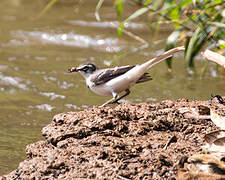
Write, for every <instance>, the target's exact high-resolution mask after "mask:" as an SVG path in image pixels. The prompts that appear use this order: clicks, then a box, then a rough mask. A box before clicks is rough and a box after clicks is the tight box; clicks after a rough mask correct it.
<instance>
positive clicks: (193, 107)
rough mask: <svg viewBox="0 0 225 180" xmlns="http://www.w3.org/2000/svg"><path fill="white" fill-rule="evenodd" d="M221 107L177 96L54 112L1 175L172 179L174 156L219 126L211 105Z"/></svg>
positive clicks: (196, 146)
mask: <svg viewBox="0 0 225 180" xmlns="http://www.w3.org/2000/svg"><path fill="white" fill-rule="evenodd" d="M218 104H220V105H219V106H218ZM223 107H225V106H222V105H221V103H220V102H219V101H218V99H217V98H214V100H213V101H190V100H187V99H181V100H177V101H170V100H166V101H162V102H160V103H156V104H153V103H140V104H120V105H118V106H116V107H114V108H111V107H104V108H98V107H93V108H89V109H86V110H84V111H80V112H68V113H62V114H58V115H56V116H54V117H53V120H52V122H51V123H50V124H49V125H47V126H46V127H44V128H43V130H42V134H43V136H44V137H45V140H44V141H38V142H36V143H34V144H31V145H28V146H27V148H26V155H27V158H26V160H24V161H23V162H21V163H20V164H19V167H18V168H17V169H16V170H14V171H12V172H11V173H10V174H8V175H5V176H3V177H2V179H7V180H8V179H10V180H11V179H162V178H166V179H177V173H178V168H179V167H178V164H179V161H180V160H181V159H182V158H183V157H184V156H187V157H189V156H191V155H193V154H196V153H201V152H202V148H201V146H202V145H203V144H204V143H205V142H204V138H203V137H204V135H205V134H206V133H207V132H211V131H213V130H216V129H218V128H217V127H216V126H215V124H214V123H213V122H212V121H211V120H210V109H211V108H213V109H214V110H216V111H217V112H218V113H219V114H222V115H224V116H225V108H223Z"/></svg>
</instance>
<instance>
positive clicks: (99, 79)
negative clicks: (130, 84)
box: [91, 66, 134, 85]
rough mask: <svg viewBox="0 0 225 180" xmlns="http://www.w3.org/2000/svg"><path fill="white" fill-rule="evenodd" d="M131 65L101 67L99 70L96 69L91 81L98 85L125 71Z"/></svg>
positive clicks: (130, 67)
mask: <svg viewBox="0 0 225 180" xmlns="http://www.w3.org/2000/svg"><path fill="white" fill-rule="evenodd" d="M133 67H134V66H121V67H115V68H109V69H102V70H100V71H101V72H99V71H98V72H96V74H95V75H93V77H92V78H91V81H92V82H94V83H95V84H96V85H100V84H103V83H106V82H108V81H110V80H111V79H113V78H116V77H118V76H120V75H122V74H124V73H126V72H127V71H129V70H130V69H132V68H133Z"/></svg>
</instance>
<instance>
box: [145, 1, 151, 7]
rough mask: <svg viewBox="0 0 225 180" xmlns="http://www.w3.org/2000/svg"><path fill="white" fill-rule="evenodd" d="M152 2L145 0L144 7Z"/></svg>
mask: <svg viewBox="0 0 225 180" xmlns="http://www.w3.org/2000/svg"><path fill="white" fill-rule="evenodd" d="M151 2H152V0H146V1H145V4H144V6H147V5H149V4H150V3H151Z"/></svg>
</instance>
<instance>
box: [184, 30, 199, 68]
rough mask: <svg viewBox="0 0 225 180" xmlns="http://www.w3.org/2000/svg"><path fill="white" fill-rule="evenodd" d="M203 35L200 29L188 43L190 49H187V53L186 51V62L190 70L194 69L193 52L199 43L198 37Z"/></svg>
mask: <svg viewBox="0 0 225 180" xmlns="http://www.w3.org/2000/svg"><path fill="white" fill-rule="evenodd" d="M200 33H201V28H200V27H198V28H197V29H196V30H195V32H194V34H193V36H192V37H191V39H190V41H189V43H188V47H187V51H186V55H185V61H186V65H188V67H190V68H194V62H193V57H194V56H193V51H194V49H195V43H197V41H198V36H199V34H200Z"/></svg>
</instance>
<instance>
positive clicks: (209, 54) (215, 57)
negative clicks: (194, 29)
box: [201, 49, 225, 68]
mask: <svg viewBox="0 0 225 180" xmlns="http://www.w3.org/2000/svg"><path fill="white" fill-rule="evenodd" d="M201 55H202V56H203V57H205V58H206V59H208V60H209V61H212V62H215V63H217V64H219V65H221V66H222V67H224V68H225V57H224V56H222V55H220V54H218V53H216V52H213V51H210V50H208V49H207V50H205V51H204V52H201Z"/></svg>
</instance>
